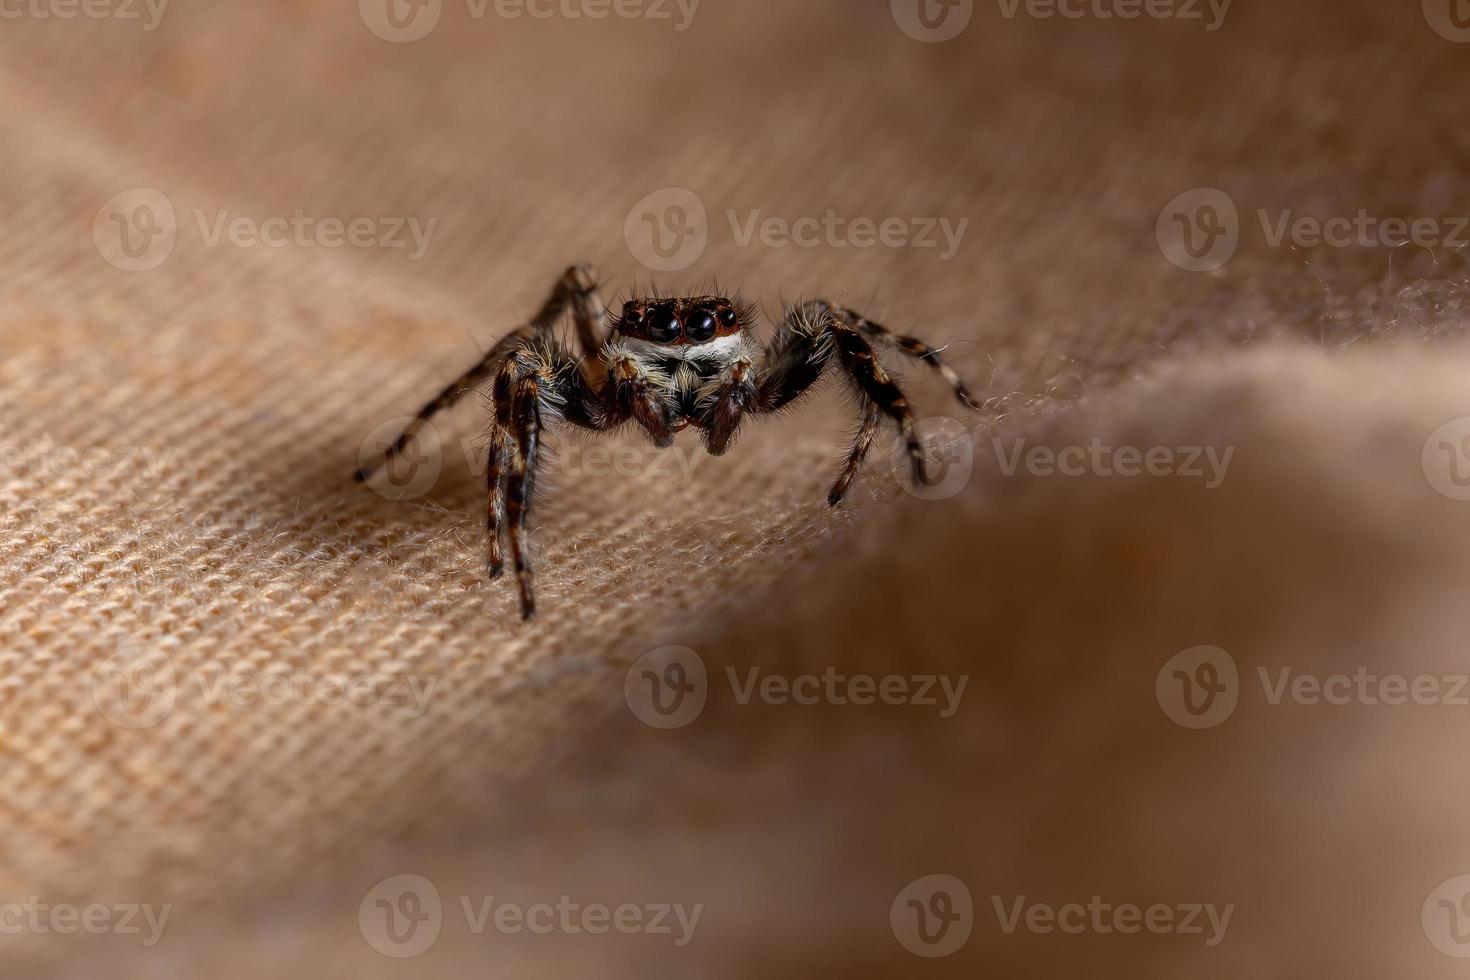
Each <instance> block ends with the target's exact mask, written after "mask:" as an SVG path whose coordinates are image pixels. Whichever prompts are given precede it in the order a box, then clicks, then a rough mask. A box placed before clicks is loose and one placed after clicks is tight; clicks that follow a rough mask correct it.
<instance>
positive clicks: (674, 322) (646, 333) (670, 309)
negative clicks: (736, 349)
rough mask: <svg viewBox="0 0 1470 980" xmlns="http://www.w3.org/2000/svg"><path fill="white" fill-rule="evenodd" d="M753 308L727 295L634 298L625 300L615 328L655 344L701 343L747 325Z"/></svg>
mask: <svg viewBox="0 0 1470 980" xmlns="http://www.w3.org/2000/svg"><path fill="white" fill-rule="evenodd" d="M749 319H750V312H749V311H748V310H745V309H743V308H742V307H740V306H739V305H738V304H736V303H734V302H732V301H730V300H729V299H726V298H725V297H723V296H692V297H685V298H683V299H634V300H630V301H628V302H626V303H624V304H623V312H622V314H621V315H620V316H619V317H618V319H617V322H616V323H615V324H614V325H613V329H614V330H615V331H616V332H617V333H618V334H620V335H622V336H624V337H632V338H634V339H636V340H646V341H648V342H649V343H652V344H664V345H669V346H673V345H696V346H697V345H699V344H707V343H709V342H710V341H712V340H717V339H719V338H721V337H730V336H734V335H735V334H738V333H740V331H741V330H744V329H746V328H747V327H748V326H749V325H750V323H749Z"/></svg>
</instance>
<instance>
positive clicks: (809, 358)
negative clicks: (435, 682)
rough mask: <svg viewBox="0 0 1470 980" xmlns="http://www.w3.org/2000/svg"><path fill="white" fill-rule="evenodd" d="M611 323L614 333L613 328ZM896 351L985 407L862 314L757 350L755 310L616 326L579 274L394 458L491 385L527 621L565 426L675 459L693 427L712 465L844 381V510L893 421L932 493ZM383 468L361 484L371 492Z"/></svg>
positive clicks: (677, 307)
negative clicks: (539, 525)
mask: <svg viewBox="0 0 1470 980" xmlns="http://www.w3.org/2000/svg"><path fill="white" fill-rule="evenodd" d="M567 313H570V314H571V318H572V321H573V324H574V325H575V328H576V333H577V342H578V346H579V347H580V349H581V356H580V357H575V356H573V355H572V354H571V353H569V352H568V351H567V350H566V349H565V348H564V347H563V345H562V344H561V343H560V342H559V341H558V340H557V338H556V334H555V330H556V327H557V325H558V324H559V323H560V321H561V319H562V317H563V316H564V315H566V314H567ZM609 319H610V321H611V322H609ZM889 345H892V346H896V347H897V348H898V349H899V350H900V351H902V352H903V353H905V354H908V355H909V356H911V357H915V358H919V359H921V360H923V361H926V362H927V363H928V364H929V365H930V366H932V367H933V368H934V369H935V370H937V371H938V372H939V373H940V374H941V375H942V376H943V377H944V379H945V380H946V381H948V382H949V384H950V386H951V387H952V388H953V389H954V392H955V396H956V397H957V398H958V399H959V400H960V401H961V402H962V403H963V404H965V405H966V406H968V407H970V408H972V409H978V408H979V406H978V405H977V404H976V403H975V400H974V399H973V398H972V397H971V396H970V393H969V392H968V391H967V390H966V389H965V385H964V383H963V382H962V381H961V380H960V378H959V376H958V375H957V374H955V372H954V371H953V370H951V369H950V367H949V366H948V365H946V364H945V363H944V362H943V361H942V360H941V359H940V356H939V352H938V351H936V350H934V349H933V348H932V347H930V346H929V345H928V344H926V343H924V342H923V341H921V340H917V339H915V338H913V337H905V336H902V335H899V334H894V333H891V332H889V331H888V330H887V329H886V328H885V327H883V326H881V325H879V324H877V323H874V322H872V321H871V320H869V319H867V318H866V317H864V316H862V315H861V314H858V313H855V312H853V311H852V310H849V309H844V308H842V307H838V306H834V305H832V304H830V303H826V302H824V301H821V300H813V301H810V302H806V303H799V304H797V305H795V306H792V307H790V308H789V309H788V310H787V311H786V313H785V316H784V318H783V319H782V322H781V324H780V325H779V326H778V327H777V328H776V331H775V336H773V337H772V338H771V340H770V341H769V342H767V343H765V344H762V343H761V342H760V341H758V340H757V339H756V336H755V320H754V310H753V308H752V307H749V306H743V305H741V304H739V303H738V302H735V301H732V300H730V299H727V298H725V297H723V296H695V297H685V298H680V299H674V298H646V299H634V300H631V301H629V302H627V303H625V304H623V309H622V312H621V313H620V314H619V315H617V316H616V317H611V318H609V316H608V314H607V313H606V311H605V310H604V308H603V306H602V303H601V301H600V300H599V299H598V298H597V286H596V281H595V279H594V278H593V275H592V271H591V270H590V269H589V268H587V267H586V266H573V267H572V268H570V269H568V270H567V271H566V272H565V273H564V274H563V275H562V277H561V279H559V280H558V281H557V284H556V287H555V288H554V289H553V290H552V293H551V296H550V297H549V298H548V299H547V300H546V303H545V304H544V305H543V306H542V307H541V310H540V312H538V313H537V314H536V316H535V317H533V318H532V319H531V320H530V321H529V322H528V323H526V324H525V325H523V326H521V327H520V328H518V329H516V330H515V331H513V332H512V333H510V334H508V335H507V336H506V337H504V338H503V339H501V340H500V342H499V343H497V344H495V345H494V346H493V347H492V348H491V349H490V351H489V353H487V354H486V355H485V356H484V357H483V358H481V360H480V362H479V363H478V364H476V365H475V366H474V367H473V368H471V369H470V370H469V371H467V372H466V373H465V374H464V375H463V376H462V377H460V378H459V379H457V380H456V381H455V382H454V383H453V384H451V385H450V386H449V387H447V388H445V389H444V391H442V392H441V393H440V394H439V396H438V397H436V398H435V399H434V400H433V401H431V402H429V404H427V405H425V406H424V408H423V409H422V410H421V411H420V412H419V414H418V417H417V418H416V419H415V420H414V421H413V422H412V423H410V424H409V426H408V427H407V428H406V429H405V430H404V432H403V434H402V435H400V436H399V437H398V439H397V441H396V442H394V444H393V445H392V446H391V447H389V449H388V452H387V456H392V455H393V454H395V453H398V452H400V451H402V449H403V448H404V446H405V445H406V444H407V443H408V441H409V439H411V438H412V437H413V435H414V434H415V433H416V432H417V431H418V430H419V429H420V428H421V427H422V426H423V425H424V423H426V422H427V421H428V420H429V419H430V418H431V417H432V416H433V415H435V414H436V413H438V412H440V411H442V410H443V409H446V408H448V407H449V406H451V405H453V404H454V403H455V402H457V401H458V400H459V399H460V398H461V397H462V396H463V395H464V394H465V393H466V392H468V391H470V390H472V389H474V388H475V387H477V386H478V385H480V384H482V383H484V382H485V381H487V380H491V379H493V383H492V385H491V403H492V405H493V406H494V419H493V420H492V422H491V427H490V438H489V448H488V456H489V459H488V466H487V468H486V470H487V481H488V485H489V502H488V504H487V506H486V519H487V522H488V525H489V550H490V577H491V578H498V577H500V575H501V574H502V573H503V572H504V570H505V559H504V552H503V550H502V542H501V538H502V536H504V538H505V539H506V541H507V542H508V544H509V546H510V554H511V561H512V562H513V564H514V566H515V571H516V578H517V582H518V585H519V588H520V595H521V611H522V613H523V615H524V616H525V617H526V618H530V617H531V615H532V614H533V613H534V612H535V609H536V604H535V598H534V594H533V592H532V578H531V566H530V562H529V558H528V555H527V550H526V546H525V531H526V519H527V515H528V512H529V510H530V506H531V500H532V496H533V490H534V483H535V478H536V469H537V463H538V460H539V458H540V454H541V433H542V431H543V429H544V428H545V427H546V426H547V425H553V424H558V423H560V424H566V425H573V426H577V427H579V428H583V429H589V430H592V431H595V432H607V431H610V430H612V429H615V428H618V427H620V426H623V425H626V424H630V423H631V424H634V425H636V426H638V427H639V428H641V429H642V430H643V431H644V432H645V433H647V435H648V437H649V438H650V439H652V440H653V442H654V444H655V445H658V446H668V445H670V444H672V442H673V440H674V434H675V433H676V432H679V431H680V430H681V429H684V428H686V427H688V426H693V427H694V428H696V429H698V430H699V432H700V436H701V438H702V439H703V440H704V445H705V448H706V449H707V450H708V451H709V452H710V453H711V454H713V455H716V456H718V455H720V454H722V453H724V452H725V451H726V450H727V449H728V448H729V447H730V443H731V441H732V440H733V439H734V437H735V433H736V431H737V430H738V429H739V427H740V424H741V422H742V421H744V419H745V417H746V416H747V415H766V414H770V413H772V412H777V411H780V410H782V409H784V408H787V407H788V406H790V405H791V404H792V403H793V402H794V401H795V400H796V399H797V398H799V397H800V396H801V395H802V394H804V393H805V392H807V391H808V390H809V389H810V388H811V387H812V385H813V384H814V383H815V382H816V381H817V379H818V378H820V377H821V376H822V375H823V374H824V373H827V372H828V371H829V369H835V371H836V373H837V374H839V375H840V376H841V377H842V378H843V379H845V382H846V383H847V385H848V387H849V388H850V389H851V391H852V393H853V395H854V396H855V397H856V398H857V400H858V403H859V405H860V407H861V410H862V418H861V422H860V423H859V426H858V431H857V435H856V437H855V438H854V440H853V444H852V447H851V449H849V451H848V453H847V457H846V459H845V461H844V463H843V467H842V472H841V474H840V475H839V476H838V478H837V482H836V483H835V484H833V486H832V490H831V492H830V493H829V494H828V495H827V502H828V503H830V504H831V505H832V506H834V507H835V506H837V505H838V504H839V503H841V502H842V499H843V498H844V497H845V496H846V495H847V491H848V488H849V487H850V486H851V485H852V481H853V478H854V477H855V476H856V475H857V472H858V470H859V469H860V468H861V466H862V464H863V461H864V460H865V459H866V458H867V455H868V451H869V450H870V449H871V448H872V445H873V438H874V436H875V435H876V433H877V430H878V426H879V424H880V423H881V422H882V420H883V419H884V418H888V419H890V420H891V421H892V422H893V423H894V424H895V425H896V426H897V427H898V430H899V432H900V433H901V434H902V436H903V438H904V440H905V444H906V445H907V448H908V454H909V458H910V460H911V463H912V465H913V469H914V475H915V478H916V479H918V480H920V481H922V482H925V483H927V482H928V474H927V471H926V468H925V460H924V450H923V447H922V445H921V444H920V442H919V437H918V434H917V432H916V431H915V416H914V412H913V409H912V408H911V407H910V406H909V402H908V399H907V398H906V397H905V396H904V393H903V392H902V391H901V390H900V389H899V387H898V385H897V384H896V383H895V382H894V380H893V378H892V377H890V376H889V374H888V372H887V371H885V370H884V369H883V366H882V365H881V364H879V362H878V352H879V350H880V349H881V348H883V347H885V346H889ZM375 468H376V467H365V468H364V469H362V470H360V471H359V472H358V474H357V478H358V479H359V480H366V479H367V478H368V477H370V476H371V475H372V473H373V470H374V469H375Z"/></svg>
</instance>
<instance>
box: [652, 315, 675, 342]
mask: <svg viewBox="0 0 1470 980" xmlns="http://www.w3.org/2000/svg"><path fill="white" fill-rule="evenodd" d="M648 339H649V340H652V341H653V342H654V343H656V344H667V343H669V342H670V341H673V340H678V339H679V318H678V317H676V316H674V311H673V310H671V309H668V308H664V309H661V310H655V311H654V313H653V316H652V317H650V318H649V320H648Z"/></svg>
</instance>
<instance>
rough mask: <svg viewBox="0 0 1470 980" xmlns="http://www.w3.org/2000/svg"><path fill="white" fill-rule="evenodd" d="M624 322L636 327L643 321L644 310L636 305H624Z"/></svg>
mask: <svg viewBox="0 0 1470 980" xmlns="http://www.w3.org/2000/svg"><path fill="white" fill-rule="evenodd" d="M623 322H624V323H626V324H627V325H628V326H630V327H636V326H639V325H640V324H642V323H643V311H642V310H640V309H638V307H636V306H632V305H629V306H625V307H623Z"/></svg>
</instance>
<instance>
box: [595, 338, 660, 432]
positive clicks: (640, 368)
mask: <svg viewBox="0 0 1470 980" xmlns="http://www.w3.org/2000/svg"><path fill="white" fill-rule="evenodd" d="M603 358H604V360H605V362H606V364H607V380H606V386H605V389H604V391H605V394H604V400H605V402H606V403H607V414H608V423H609V424H618V423H621V422H626V421H627V420H629V419H632V420H633V421H634V422H637V423H638V425H639V426H640V427H641V428H642V429H643V431H644V432H646V433H648V437H649V438H650V439H652V440H653V444H654V445H655V446H658V447H659V448H660V449H667V448H669V447H670V446H672V445H673V444H674V431H675V430H674V412H673V402H672V401H671V399H670V398H669V396H668V391H669V387H670V383H671V382H670V379H669V378H668V377H666V376H664V375H662V374H660V373H658V369H656V368H653V367H650V366H649V365H648V364H646V363H644V362H643V361H640V360H639V359H638V358H637V357H635V356H634V355H633V353H632V352H631V351H629V350H628V349H626V348H623V347H619V346H617V345H614V344H610V345H608V347H607V348H605V351H604V354H603Z"/></svg>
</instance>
